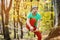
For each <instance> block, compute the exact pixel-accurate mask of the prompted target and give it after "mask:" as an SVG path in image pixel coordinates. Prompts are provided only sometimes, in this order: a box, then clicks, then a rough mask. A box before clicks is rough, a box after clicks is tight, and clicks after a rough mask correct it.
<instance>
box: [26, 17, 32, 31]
mask: <svg viewBox="0 0 60 40" xmlns="http://www.w3.org/2000/svg"><path fill="white" fill-rule="evenodd" d="M29 21H30V19H29V18H27V25H29V27H30V29H31V30H32V29H33V27H32V26H31V25H30V22H29Z"/></svg>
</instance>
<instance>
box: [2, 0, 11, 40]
mask: <svg viewBox="0 0 60 40" xmlns="http://www.w3.org/2000/svg"><path fill="white" fill-rule="evenodd" d="M5 1H6V0H5ZM5 1H4V0H1V2H2V3H1V4H2V6H1V7H2V12H1V14H2V25H3V34H4V39H5V40H11V39H10V36H9V29H8V22H9V10H10V8H11V4H12V0H10V4H9V7H8V8H7V9H5V6H6V5H5V4H4V2H5ZM3 14H5V22H4V15H3Z"/></svg>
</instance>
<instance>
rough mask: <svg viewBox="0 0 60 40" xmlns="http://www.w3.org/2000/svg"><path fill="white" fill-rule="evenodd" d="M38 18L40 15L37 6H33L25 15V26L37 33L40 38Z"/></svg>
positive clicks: (39, 38)
mask: <svg viewBox="0 0 60 40" xmlns="http://www.w3.org/2000/svg"><path fill="white" fill-rule="evenodd" d="M40 19H41V15H40V14H39V13H38V7H36V6H33V7H32V10H31V12H30V13H29V15H28V16H27V28H28V29H29V30H30V31H32V32H34V34H35V35H37V37H38V40H41V33H40V32H39V30H38V26H39V21H40Z"/></svg>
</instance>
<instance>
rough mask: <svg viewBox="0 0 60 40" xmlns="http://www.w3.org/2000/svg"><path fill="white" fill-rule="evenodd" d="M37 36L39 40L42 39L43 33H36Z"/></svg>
mask: <svg viewBox="0 0 60 40" xmlns="http://www.w3.org/2000/svg"><path fill="white" fill-rule="evenodd" d="M34 34H35V35H37V37H38V40H41V39H42V36H41V33H40V32H39V31H36V32H34Z"/></svg>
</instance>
